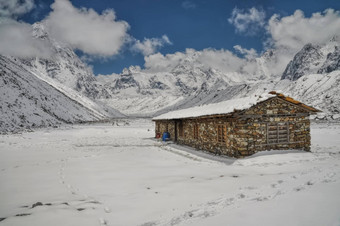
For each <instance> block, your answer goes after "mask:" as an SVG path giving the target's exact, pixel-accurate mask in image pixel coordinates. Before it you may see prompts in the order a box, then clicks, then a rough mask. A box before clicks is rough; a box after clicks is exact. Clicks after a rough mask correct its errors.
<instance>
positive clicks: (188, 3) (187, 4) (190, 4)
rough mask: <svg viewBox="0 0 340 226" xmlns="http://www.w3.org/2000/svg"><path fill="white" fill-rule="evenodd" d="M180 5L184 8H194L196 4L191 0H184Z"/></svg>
mask: <svg viewBox="0 0 340 226" xmlns="http://www.w3.org/2000/svg"><path fill="white" fill-rule="evenodd" d="M182 7H183V8H184V9H195V8H196V4H195V3H193V2H191V1H184V2H182Z"/></svg>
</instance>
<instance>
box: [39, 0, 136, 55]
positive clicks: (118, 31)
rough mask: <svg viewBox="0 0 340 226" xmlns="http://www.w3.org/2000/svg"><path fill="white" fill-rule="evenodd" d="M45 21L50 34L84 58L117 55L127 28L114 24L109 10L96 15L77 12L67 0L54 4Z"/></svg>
mask: <svg viewBox="0 0 340 226" xmlns="http://www.w3.org/2000/svg"><path fill="white" fill-rule="evenodd" d="M51 8H52V10H53V11H52V12H51V13H50V14H49V16H48V17H47V18H46V19H45V23H46V25H47V28H48V31H49V33H50V34H51V35H52V36H53V37H54V38H56V39H57V40H60V41H62V42H65V43H68V44H70V45H71V47H72V48H74V49H79V50H81V51H83V52H84V53H86V54H93V55H98V56H103V57H105V56H112V55H116V54H118V53H119V51H120V49H121V48H122V46H123V45H124V44H125V42H126V39H127V37H128V35H127V30H128V29H129V25H128V23H127V22H125V21H117V20H116V16H115V12H114V11H113V10H112V9H108V10H105V11H103V13H102V14H98V13H97V12H95V11H94V10H93V9H85V8H81V9H77V8H75V7H74V6H73V5H72V4H71V2H70V1H69V0H55V2H54V3H53V4H52V5H51Z"/></svg>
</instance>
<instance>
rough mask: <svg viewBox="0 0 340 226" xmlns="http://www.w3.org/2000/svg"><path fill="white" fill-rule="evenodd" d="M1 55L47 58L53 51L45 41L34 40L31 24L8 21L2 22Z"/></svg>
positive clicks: (0, 24) (0, 27)
mask: <svg viewBox="0 0 340 226" xmlns="http://www.w3.org/2000/svg"><path fill="white" fill-rule="evenodd" d="M0 54H3V55H9V56H17V57H36V56H40V57H44V58H47V57H50V56H51V54H52V50H51V49H50V48H49V44H48V43H46V42H45V41H44V40H41V39H36V38H33V36H32V26H31V25H30V24H27V23H23V22H17V21H15V20H11V19H6V20H2V21H1V22H0Z"/></svg>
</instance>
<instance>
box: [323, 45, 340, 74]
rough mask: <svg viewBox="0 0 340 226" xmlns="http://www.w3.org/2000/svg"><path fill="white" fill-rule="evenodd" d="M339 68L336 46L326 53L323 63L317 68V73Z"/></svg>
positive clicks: (338, 53)
mask: <svg viewBox="0 0 340 226" xmlns="http://www.w3.org/2000/svg"><path fill="white" fill-rule="evenodd" d="M339 69H340V48H339V46H336V47H335V49H334V51H333V52H332V53H329V54H328V55H327V59H326V61H325V63H324V64H323V65H322V66H321V68H320V69H319V70H318V73H319V74H323V73H330V72H332V71H335V70H339Z"/></svg>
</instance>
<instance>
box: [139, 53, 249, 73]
mask: <svg viewBox="0 0 340 226" xmlns="http://www.w3.org/2000/svg"><path fill="white" fill-rule="evenodd" d="M144 60H145V65H144V66H145V69H146V70H147V71H149V72H153V73H155V72H170V71H171V70H172V69H174V68H175V67H176V66H177V65H178V64H179V63H181V62H184V61H187V63H189V64H192V65H203V67H206V68H214V69H217V70H220V71H222V72H224V73H227V72H234V71H239V70H241V68H242V67H243V66H244V64H245V63H246V62H247V61H246V60H245V59H242V58H239V57H237V56H235V55H234V54H233V53H232V52H230V51H228V50H224V49H221V50H216V49H211V48H209V49H203V50H201V51H196V50H194V49H186V50H185V52H176V53H173V54H166V55H163V54H161V53H156V54H153V55H150V56H146V57H144Z"/></svg>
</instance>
